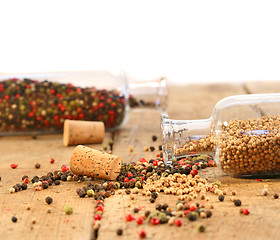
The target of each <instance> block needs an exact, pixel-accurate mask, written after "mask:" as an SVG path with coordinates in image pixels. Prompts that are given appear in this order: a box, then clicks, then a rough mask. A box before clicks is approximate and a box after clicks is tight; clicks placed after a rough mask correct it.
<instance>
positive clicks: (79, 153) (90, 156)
mask: <svg viewBox="0 0 280 240" xmlns="http://www.w3.org/2000/svg"><path fill="white" fill-rule="evenodd" d="M70 169H71V171H72V172H73V173H74V174H77V175H85V176H88V177H95V178H104V179H107V180H115V179H116V178H117V176H118V175H119V173H120V170H121V159H120V157H118V156H116V155H112V154H108V153H104V152H101V151H98V150H95V149H91V148H88V147H85V146H82V145H79V146H77V147H76V148H75V149H74V151H73V153H72V156H71V160H70Z"/></svg>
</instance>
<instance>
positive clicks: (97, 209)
mask: <svg viewBox="0 0 280 240" xmlns="http://www.w3.org/2000/svg"><path fill="white" fill-rule="evenodd" d="M95 211H101V212H103V211H104V206H103V205H101V204H99V205H98V206H97V208H95Z"/></svg>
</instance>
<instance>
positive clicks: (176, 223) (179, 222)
mask: <svg viewBox="0 0 280 240" xmlns="http://www.w3.org/2000/svg"><path fill="white" fill-rule="evenodd" d="M174 224H175V225H176V226H177V227H181V226H182V220H181V219H175V220H174Z"/></svg>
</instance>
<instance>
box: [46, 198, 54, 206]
mask: <svg viewBox="0 0 280 240" xmlns="http://www.w3.org/2000/svg"><path fill="white" fill-rule="evenodd" d="M45 201H46V203H47V204H52V202H53V199H52V198H51V197H46V199H45Z"/></svg>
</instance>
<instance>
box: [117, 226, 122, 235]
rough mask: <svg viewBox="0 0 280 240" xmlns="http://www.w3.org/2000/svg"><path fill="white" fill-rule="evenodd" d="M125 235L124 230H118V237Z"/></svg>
mask: <svg viewBox="0 0 280 240" xmlns="http://www.w3.org/2000/svg"><path fill="white" fill-rule="evenodd" d="M122 234H123V230H122V229H121V228H119V229H117V235H118V236H121V235H122Z"/></svg>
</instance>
